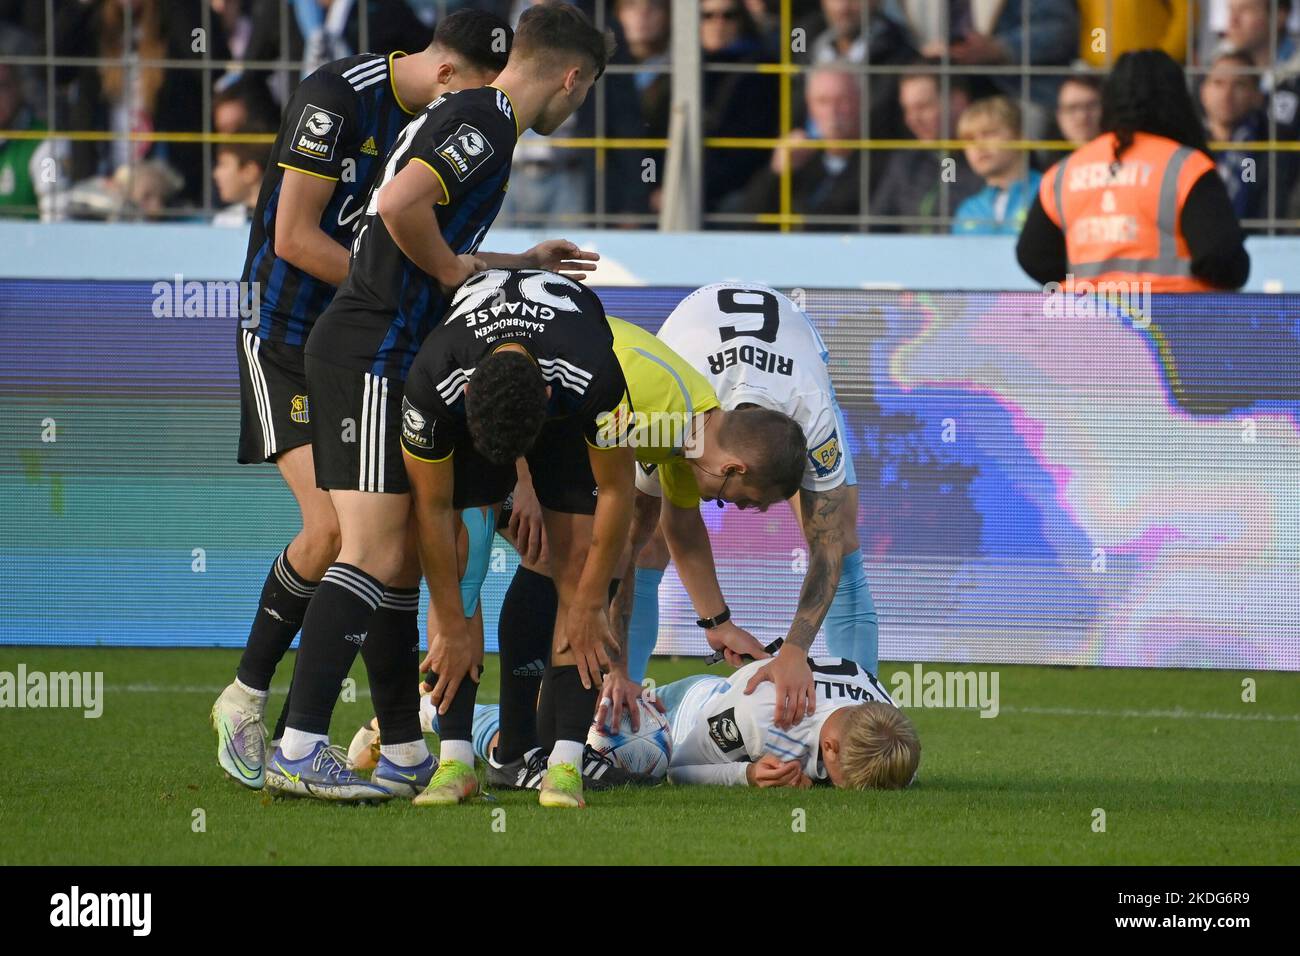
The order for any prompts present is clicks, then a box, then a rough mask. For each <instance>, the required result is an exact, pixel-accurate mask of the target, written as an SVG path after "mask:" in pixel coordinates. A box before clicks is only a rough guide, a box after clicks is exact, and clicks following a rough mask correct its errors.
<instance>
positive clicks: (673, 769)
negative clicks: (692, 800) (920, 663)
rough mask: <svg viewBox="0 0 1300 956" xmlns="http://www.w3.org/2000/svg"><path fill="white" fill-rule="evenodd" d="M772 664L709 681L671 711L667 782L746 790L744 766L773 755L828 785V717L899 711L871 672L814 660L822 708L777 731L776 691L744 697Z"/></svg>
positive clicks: (767, 686)
mask: <svg viewBox="0 0 1300 956" xmlns="http://www.w3.org/2000/svg"><path fill="white" fill-rule="evenodd" d="M769 663H771V661H770V660H759V661H753V662H751V663H749V664H746V665H745V666H744V667H742V668H740V670H738V671H736V672H735V673H734V674H732V675H731V676H730V677H725V678H724V677H707V678H705V679H703V680H700V681H698V682H696V683H695V684H693V685H692V686H690V687H689V688H688V689H687V690H686V693H685V695H684V696H683V697H682V699H681V701H680V703H678V704H676V705H675V706H673V707H672V708H671V710H670V712H669V715H668V716H669V720H670V721H671V724H672V732H673V755H672V760H671V762H670V763H669V765H668V776H669V779H670V780H672V782H673V783H713V784H723V785H742V784H744V783H745V765H746V764H748V763H752V762H753V761H755V760H758V759H759V758H760V757H762V756H763V755H765V754H771V755H772V756H774V757H777V758H778V759H780V760H783V761H784V760H797V761H799V763H800V764H801V765H802V769H803V772H804V773H806V774H807V775H808V776H809V777H811V778H812V779H814V780H824V779H826V767H825V766H824V765H823V764H822V762H821V743H820V742H821V731H822V724H824V723H825V722H826V718H827V717H829V716H830V715H831V714H832V713H834V712H835V711H837V710H839V709H840V708H842V707H853V706H855V705H857V704H865V703H867V702H869V701H873V700H875V701H880V702H882V703H885V704H889V705H890V706H891V707H892V706H894V701H893V699H892V698H891V697H890V696H889V694H888V692H886V690H885V688H884V687H883V686H882V685H881V684H880V682H879V681H878V680H877V679H876V676H875V675H874V674H872V673H870V672H869V671H866V670H864V669H863V668H861V667H859V666H858V665H857V664H855V663H854V662H853V661H849V660H844V659H842V658H839V657H815V658H811V659H810V660H809V664H811V666H812V671H813V680H814V681H815V687H816V702H817V709H816V710H815V711H814V712H813V715H812V716H811V717H805V718H804V719H803V720H801V721H799V723H797V724H795V725H794V726H793V727H791V728H789V729H788V730H781V729H779V728H778V727H777V726H776V685H775V684H773V683H772V682H771V681H764V682H763V683H762V684H759V685H758V687H756V688H755V689H754V692H753V693H752V694H746V693H745V687H746V685H748V684H749V680H750V678H751V677H753V676H754V674H756V673H757V672H758V671H759V669H760V668H762V667H763V666H764V665H766V664H769Z"/></svg>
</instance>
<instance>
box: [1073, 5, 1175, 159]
mask: <svg viewBox="0 0 1300 956" xmlns="http://www.w3.org/2000/svg"><path fill="white" fill-rule="evenodd" d="M1191 3H1192V0H1145V2H1143V3H1133V2H1132V0H1078V4H1079V57H1080V58H1081V59H1082V60H1083V62H1084V63H1086V64H1088V66H1091V67H1108V66H1110V65H1111V64H1112V63H1114V62H1115V59H1116V58H1117V57H1119V56H1121V55H1122V54H1124V53H1127V52H1128V51H1129V50H1149V49H1157V50H1164V51H1165V52H1166V53H1168V54H1169V55H1170V57H1172V58H1173V59H1174V60H1175V61H1176V62H1178V63H1182V62H1183V61H1184V60H1186V59H1187V38H1188V36H1189V35H1190V33H1191V28H1192V23H1191V19H1192V12H1191V9H1190V7H1191ZM1098 31H1101V32H1100V33H1098ZM1099 40H1100V42H1098V41H1099ZM1088 138H1089V139H1092V137H1091V136H1090V137H1088Z"/></svg>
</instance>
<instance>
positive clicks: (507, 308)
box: [465, 302, 555, 328]
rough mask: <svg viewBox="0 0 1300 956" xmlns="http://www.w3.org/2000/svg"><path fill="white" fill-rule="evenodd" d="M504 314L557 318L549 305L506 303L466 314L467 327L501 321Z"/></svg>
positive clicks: (531, 317) (543, 318)
mask: <svg viewBox="0 0 1300 956" xmlns="http://www.w3.org/2000/svg"><path fill="white" fill-rule="evenodd" d="M502 313H505V314H506V315H514V316H518V317H519V318H521V319H542V320H547V319H553V318H555V310H554V309H552V308H551V307H550V306H549V305H537V304H536V303H534V302H505V303H502V304H501V305H494V306H492V307H491V308H487V309H476V310H475V311H473V312H467V313H465V327H466V328H473V327H474V326H476V325H482V324H483V323H485V322H491V321H493V320H494V319H499V318H500V317H501V315H502Z"/></svg>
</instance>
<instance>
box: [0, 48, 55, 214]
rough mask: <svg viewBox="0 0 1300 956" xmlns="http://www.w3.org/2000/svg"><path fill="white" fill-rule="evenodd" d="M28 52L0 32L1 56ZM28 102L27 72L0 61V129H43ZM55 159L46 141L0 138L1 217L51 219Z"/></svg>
mask: <svg viewBox="0 0 1300 956" xmlns="http://www.w3.org/2000/svg"><path fill="white" fill-rule="evenodd" d="M27 49H28V48H27V47H26V45H25V44H24V42H23V38H22V36H21V34H19V33H18V32H17V31H13V30H10V29H9V28H4V30H3V33H0V55H8V54H11V53H15V54H16V53H17V52H18V51H20V50H21V51H22V52H24V53H25V52H27ZM29 102H30V97H29V95H28V76H27V71H25V70H23V69H21V68H20V67H17V66H12V65H10V64H8V63H2V62H0V130H4V129H13V130H33V131H35V130H43V129H45V127H44V125H43V124H41V123H40V122H38V121H37V119H36V113H35V110H33V109H32V108H31V106H30V105H29ZM57 158H58V154H57V153H56V147H55V144H54V143H52V142H51V141H49V140H41V139H0V216H20V217H24V218H29V219H34V218H35V217H36V216H37V215H38V214H39V215H40V216H41V218H44V219H48V218H50V216H51V215H52V212H53V207H52V200H53V187H54V182H55V173H56V172H57V165H56V163H57Z"/></svg>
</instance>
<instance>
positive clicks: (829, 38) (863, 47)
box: [808, 0, 916, 65]
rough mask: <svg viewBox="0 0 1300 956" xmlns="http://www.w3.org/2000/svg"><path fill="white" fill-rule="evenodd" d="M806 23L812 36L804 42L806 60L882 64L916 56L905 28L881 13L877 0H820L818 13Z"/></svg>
mask: <svg viewBox="0 0 1300 956" xmlns="http://www.w3.org/2000/svg"><path fill="white" fill-rule="evenodd" d="M864 7H865V12H866V14H867V30H866V32H865V34H864V32H863V30H862V15H863V12H864ZM809 26H810V27H811V28H812V29H811V30H810V31H809V32H810V33H812V35H813V38H812V42H811V43H809V45H808V60H809V61H810V62H812V63H831V62H833V61H835V60H844V61H847V62H849V63H865V62H867V61H868V59H870V62H871V63H873V64H876V65H885V64H889V63H897V62H905V61H908V60H911V59H914V58H915V56H916V51H915V50H913V49H912V47H911V44H910V41H909V39H908V34H907V30H906V28H905V27H904V26H903V25H902V24H900V23H898V22H896V21H895V20H893V19H891V18H890V17H889V16H887V15H886V14H885V13H884V12H883V10H882V2H881V0H865V4H864V0H821V15H820V16H819V17H817V18H815V19H814V20H812V21H810V22H809ZM814 31H815V32H814ZM868 52H870V57H868Z"/></svg>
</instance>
